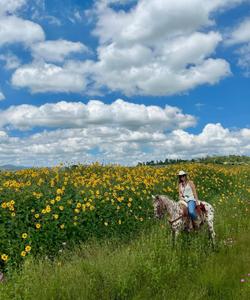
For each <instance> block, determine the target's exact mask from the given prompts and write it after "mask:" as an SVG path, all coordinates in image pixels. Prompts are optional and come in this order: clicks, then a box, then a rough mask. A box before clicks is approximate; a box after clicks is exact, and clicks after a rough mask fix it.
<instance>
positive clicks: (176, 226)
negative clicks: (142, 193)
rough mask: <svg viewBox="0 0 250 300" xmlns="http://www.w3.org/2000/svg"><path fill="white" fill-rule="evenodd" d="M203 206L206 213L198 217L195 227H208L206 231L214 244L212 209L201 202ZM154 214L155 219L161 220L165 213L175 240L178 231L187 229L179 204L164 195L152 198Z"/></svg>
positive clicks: (207, 204) (209, 205)
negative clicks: (205, 225)
mask: <svg viewBox="0 0 250 300" xmlns="http://www.w3.org/2000/svg"><path fill="white" fill-rule="evenodd" d="M201 202H202V204H203V205H204V206H205V209H206V213H205V214H203V216H202V217H201V216H198V217H197V220H196V225H197V227H198V228H200V226H201V224H204V223H206V224H207V225H208V231H209V234H210V236H211V238H212V241H213V243H214V239H215V232H214V208H213V206H212V205H211V204H209V203H207V202H205V201H201ZM153 206H154V214H155V217H156V218H163V217H164V215H165V214H166V213H167V214H168V217H169V223H170V226H171V229H172V233H173V237H174V238H176V237H177V236H178V234H179V233H180V231H182V230H185V229H186V228H187V219H186V218H183V217H182V214H183V208H182V204H181V202H175V201H173V200H171V199H170V198H169V197H168V196H166V195H157V196H153Z"/></svg>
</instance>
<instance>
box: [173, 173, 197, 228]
mask: <svg viewBox="0 0 250 300" xmlns="http://www.w3.org/2000/svg"><path fill="white" fill-rule="evenodd" d="M178 188H179V200H180V201H181V202H182V203H183V202H184V204H185V205H186V206H187V208H188V214H189V216H190V218H191V220H192V224H193V228H197V224H196V222H195V221H196V219H197V215H196V207H197V206H198V205H199V200H198V196H197V192H196V188H195V185H194V183H193V181H191V180H189V179H188V177H187V173H186V172H185V171H180V172H179V173H178Z"/></svg>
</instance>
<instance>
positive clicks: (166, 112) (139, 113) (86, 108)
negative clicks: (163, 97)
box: [0, 99, 196, 131]
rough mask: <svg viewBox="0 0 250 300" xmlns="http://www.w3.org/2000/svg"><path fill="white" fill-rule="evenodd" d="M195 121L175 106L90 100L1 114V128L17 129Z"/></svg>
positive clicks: (174, 125)
mask: <svg viewBox="0 0 250 300" xmlns="http://www.w3.org/2000/svg"><path fill="white" fill-rule="evenodd" d="M195 124H196V118H195V117H194V116H192V115H188V114H183V113H182V111H181V110H180V109H179V108H177V107H173V106H168V105H166V106H165V108H161V107H159V106H153V105H150V106H146V105H143V104H135V103H130V102H126V101H124V100H122V99H118V100H116V101H114V102H113V103H111V104H105V103H103V102H101V101H98V100H91V101H89V102H88V103H87V104H84V103H82V102H66V101H61V102H58V103H47V104H44V105H41V106H34V105H27V104H23V105H18V106H11V107H9V108H8V109H6V110H3V111H0V126H1V127H6V126H11V127H13V128H15V129H21V130H26V129H31V128H34V127H51V128H87V127H89V126H92V125H103V126H110V127H113V126H117V127H124V128H127V129H131V130H132V129H133V130H135V129H138V128H144V129H145V130H148V131H155V130H168V131H170V130H173V129H181V128H182V129H183V128H187V127H192V126H194V125H195Z"/></svg>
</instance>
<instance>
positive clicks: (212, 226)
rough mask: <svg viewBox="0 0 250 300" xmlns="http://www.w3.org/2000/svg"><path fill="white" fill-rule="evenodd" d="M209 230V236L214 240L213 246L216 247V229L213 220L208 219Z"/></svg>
mask: <svg viewBox="0 0 250 300" xmlns="http://www.w3.org/2000/svg"><path fill="white" fill-rule="evenodd" d="M208 231H209V236H210V238H211V240H212V243H213V247H214V246H215V231H214V224H213V220H208Z"/></svg>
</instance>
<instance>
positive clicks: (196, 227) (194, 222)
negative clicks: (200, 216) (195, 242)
mask: <svg viewBox="0 0 250 300" xmlns="http://www.w3.org/2000/svg"><path fill="white" fill-rule="evenodd" d="M192 225H193V229H194V230H198V229H199V225H198V223H197V222H196V221H195V220H192Z"/></svg>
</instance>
